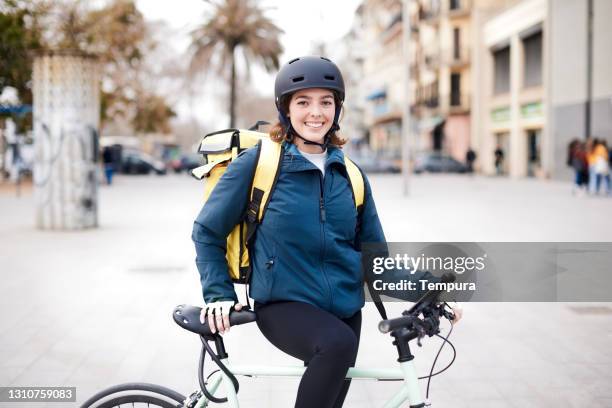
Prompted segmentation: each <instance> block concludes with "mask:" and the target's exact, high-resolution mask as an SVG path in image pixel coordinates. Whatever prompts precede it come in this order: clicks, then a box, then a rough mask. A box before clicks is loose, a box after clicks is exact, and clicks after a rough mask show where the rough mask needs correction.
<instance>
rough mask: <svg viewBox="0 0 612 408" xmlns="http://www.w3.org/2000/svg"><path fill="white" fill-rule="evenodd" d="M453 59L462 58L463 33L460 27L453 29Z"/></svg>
mask: <svg viewBox="0 0 612 408" xmlns="http://www.w3.org/2000/svg"><path fill="white" fill-rule="evenodd" d="M453 58H454V59H456V60H458V59H459V58H461V31H460V30H459V27H455V28H453Z"/></svg>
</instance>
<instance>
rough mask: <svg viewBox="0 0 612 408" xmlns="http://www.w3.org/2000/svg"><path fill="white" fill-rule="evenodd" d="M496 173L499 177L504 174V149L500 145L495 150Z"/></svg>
mask: <svg viewBox="0 0 612 408" xmlns="http://www.w3.org/2000/svg"><path fill="white" fill-rule="evenodd" d="M494 155H495V172H496V173H497V175H498V176H500V175H502V174H503V173H504V149H502V148H501V146H500V145H497V147H496V148H495V152H494Z"/></svg>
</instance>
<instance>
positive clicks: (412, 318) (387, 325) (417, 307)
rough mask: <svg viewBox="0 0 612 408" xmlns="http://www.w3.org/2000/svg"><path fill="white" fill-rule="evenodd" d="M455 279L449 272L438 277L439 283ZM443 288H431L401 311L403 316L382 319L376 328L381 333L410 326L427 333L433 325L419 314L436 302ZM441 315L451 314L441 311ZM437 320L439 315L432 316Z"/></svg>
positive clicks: (432, 328)
mask: <svg viewBox="0 0 612 408" xmlns="http://www.w3.org/2000/svg"><path fill="white" fill-rule="evenodd" d="M454 281H455V276H454V275H453V274H451V273H445V274H444V275H442V277H441V278H440V282H441V283H450V282H454ZM442 292H443V290H441V289H432V290H429V291H427V292H426V293H425V294H424V295H423V296H422V297H421V299H419V300H418V301H417V302H416V303H415V304H414V306H412V307H411V308H410V309H409V310H407V311H405V312H404V313H403V315H404V316H401V317H397V318H394V319H387V320H382V321H381V322H380V323H379V324H378V330H379V331H380V332H381V333H385V334H386V333H389V332H392V331H394V330H397V329H399V328H402V327H405V328H411V329H417V330H423V331H424V332H425V333H429V332H430V331H432V330H434V325H432V322H431V321H428V320H429V319H420V318H419V315H420V314H421V313H423V312H425V311H426V310H427V309H431V308H432V306H434V305H435V304H436V303H437V302H438V298H439V297H440V294H442ZM443 315H444V316H445V317H447V318H451V317H452V315H447V314H445V313H443ZM434 318H435V319H436V320H438V321H439V317H437V316H435V317H434Z"/></svg>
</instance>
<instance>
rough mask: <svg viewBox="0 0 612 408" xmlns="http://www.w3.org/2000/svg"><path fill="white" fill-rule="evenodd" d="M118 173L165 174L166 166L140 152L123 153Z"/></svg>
mask: <svg viewBox="0 0 612 408" xmlns="http://www.w3.org/2000/svg"><path fill="white" fill-rule="evenodd" d="M119 172H120V173H123V174H149V173H151V172H154V173H155V174H166V165H165V164H164V163H163V162H161V161H160V160H157V159H156V158H154V157H153V156H150V155H148V154H146V153H142V152H134V151H131V152H124V153H123V155H122V157H121V165H120V168H119Z"/></svg>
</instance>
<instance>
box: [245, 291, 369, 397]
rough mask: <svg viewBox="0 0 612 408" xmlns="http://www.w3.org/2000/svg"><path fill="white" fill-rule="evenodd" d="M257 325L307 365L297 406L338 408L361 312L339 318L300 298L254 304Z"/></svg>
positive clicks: (355, 346) (352, 361) (356, 343)
mask: <svg viewBox="0 0 612 408" xmlns="http://www.w3.org/2000/svg"><path fill="white" fill-rule="evenodd" d="M255 311H256V312H257V325H258V326H259V329H260V330H261V332H262V333H263V335H264V336H265V337H266V338H267V339H268V340H269V341H270V342H271V343H272V344H274V345H275V346H276V347H277V348H279V349H281V350H282V351H284V352H285V353H287V354H289V355H291V356H293V357H295V358H298V359H300V360H302V361H304V363H305V364H306V365H307V368H306V372H305V373H304V375H303V376H302V380H301V381H300V387H299V389H298V394H297V400H296V402H295V407H296V408H313V407H316V408H332V407H333V408H340V407H342V404H343V403H344V398H345V397H346V393H347V392H348V389H349V386H350V385H351V380H346V379H344V378H345V375H346V372H347V370H348V369H349V367H353V366H354V365H355V360H356V358H357V350H358V349H359V334H360V331H361V311H359V312H357V313H355V314H354V315H353V316H351V317H349V318H347V319H340V318H338V317H336V316H334V315H333V314H331V313H329V312H326V311H325V310H322V309H319V308H318V307H316V306H313V305H310V304H308V303H301V302H276V303H268V304H265V305H264V304H260V303H257V302H255Z"/></svg>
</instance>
